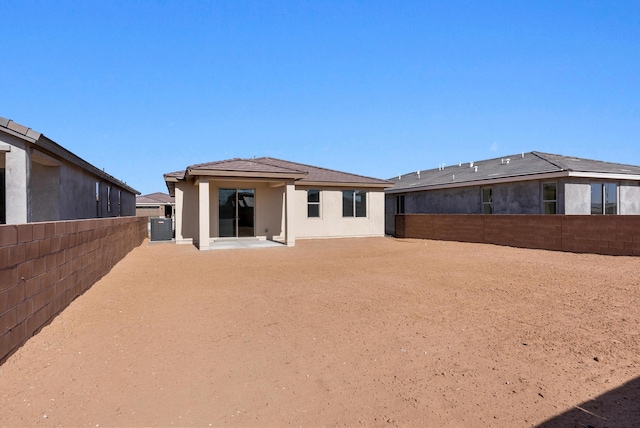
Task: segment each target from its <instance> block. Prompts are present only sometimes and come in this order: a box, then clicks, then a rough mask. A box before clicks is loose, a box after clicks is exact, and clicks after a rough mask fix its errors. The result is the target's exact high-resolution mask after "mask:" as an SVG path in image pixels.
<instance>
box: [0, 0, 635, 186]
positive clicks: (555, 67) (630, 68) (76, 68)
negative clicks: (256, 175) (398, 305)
mask: <svg viewBox="0 0 640 428" xmlns="http://www.w3.org/2000/svg"><path fill="white" fill-rule="evenodd" d="M1 16H2V24H1V25H0V40H1V41H2V43H1V45H2V47H3V61H2V65H1V66H0V82H2V92H1V95H0V116H3V117H7V118H9V119H12V120H14V121H16V122H18V123H21V124H23V125H25V126H28V127H31V128H33V129H35V130H37V131H39V132H42V133H43V134H45V135H46V136H47V137H49V138H51V139H52V140H54V141H56V142H57V143H58V144H60V145H62V146H64V147H65V148H67V149H68V150H70V151H72V152H74V153H75V154H77V155H78V156H80V157H82V158H83V159H85V160H87V161H88V162H90V163H92V164H94V165H95V166H97V167H99V168H104V169H105V170H106V171H107V172H108V173H110V174H112V175H114V176H115V177H117V178H119V179H121V180H123V181H126V182H127V183H128V184H130V185H131V186H133V187H134V188H136V189H138V190H139V191H140V192H142V193H143V194H146V193H152V192H156V191H165V192H166V187H165V185H164V181H163V178H162V174H163V173H166V172H171V171H176V170H180V169H183V168H185V167H186V166H187V165H191V164H194V163H201V162H210V161H216V160H222V159H228V158H233V157H253V156H258V157H259V156H271V157H277V158H282V159H286V160H291V161H296V162H301V163H307V164H312V165H317V166H323V167H327V168H333V169H338V170H343V171H347V172H353V173H357V174H362V175H368V176H373V177H378V178H389V177H392V176H395V175H397V174H400V173H403V174H404V173H407V172H410V171H415V170H417V169H422V170H424V169H430V168H436V167H437V166H438V165H439V164H441V163H446V164H447V165H453V164H457V163H458V162H460V161H462V162H468V161H474V160H481V159H487V158H492V157H500V156H506V155H510V154H515V153H520V152H522V151H531V150H538V151H543V152H549V153H558V154H565V155H573V156H580V157H585V158H592V159H601V160H607V161H613V162H621V163H630V164H635V165H640V2H638V1H630V2H623V1H614V0H612V1H588V0H581V1H504V2H500V1H440V2H429V1H416V2H412V1H373V0H369V1H340V2H338V1H320V0H318V1H309V2H305V1H266V0H265V1H239V0H229V1H210V2H196V1H135V2H132V1H113V0H112V1H101V0H97V1H28V0H22V1H13V0H7V1H4V2H3V3H2V13H1Z"/></svg>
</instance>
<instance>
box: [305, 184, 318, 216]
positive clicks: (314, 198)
mask: <svg viewBox="0 0 640 428" xmlns="http://www.w3.org/2000/svg"><path fill="white" fill-rule="evenodd" d="M307 217H309V218H317V217H320V191H319V190H317V189H309V190H307Z"/></svg>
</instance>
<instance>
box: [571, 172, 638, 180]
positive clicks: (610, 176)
mask: <svg viewBox="0 0 640 428" xmlns="http://www.w3.org/2000/svg"><path fill="white" fill-rule="evenodd" d="M569 176H570V177H580V178H598V179H601V180H638V181H640V174H624V173H617V172H616V173H613V172H585V171H570V172H569Z"/></svg>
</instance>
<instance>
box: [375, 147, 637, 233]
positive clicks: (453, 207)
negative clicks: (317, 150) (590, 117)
mask: <svg viewBox="0 0 640 428" xmlns="http://www.w3.org/2000/svg"><path fill="white" fill-rule="evenodd" d="M391 181H393V184H394V185H393V187H391V188H389V189H387V197H386V208H387V211H386V212H387V218H386V231H387V233H389V234H393V232H394V231H393V228H394V216H395V214H582V215H590V214H604V215H615V214H621V215H624V214H636V215H637V214H640V166H634V165H624V164H618V163H611V162H602V161H596V160H590V159H583V158H577V157H573V156H562V155H554V154H549V153H541V152H529V153H520V154H517V155H512V156H505V157H502V158H495V159H488V160H483V161H480V162H466V163H460V164H458V165H453V166H444V165H443V166H441V167H439V168H434V169H430V170H426V171H416V172H411V173H409V174H404V175H400V176H398V177H394V178H393V179H392V180H391Z"/></svg>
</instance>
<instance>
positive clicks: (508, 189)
mask: <svg viewBox="0 0 640 428" xmlns="http://www.w3.org/2000/svg"><path fill="white" fill-rule="evenodd" d="M489 187H491V188H492V189H493V213H494V214H541V213H542V208H541V207H542V196H541V192H542V189H541V187H542V185H541V183H540V182H539V181H520V182H515V183H503V184H495V185H492V186H489ZM477 189H478V190H477V192H478V194H480V192H481V190H480V188H477Z"/></svg>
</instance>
